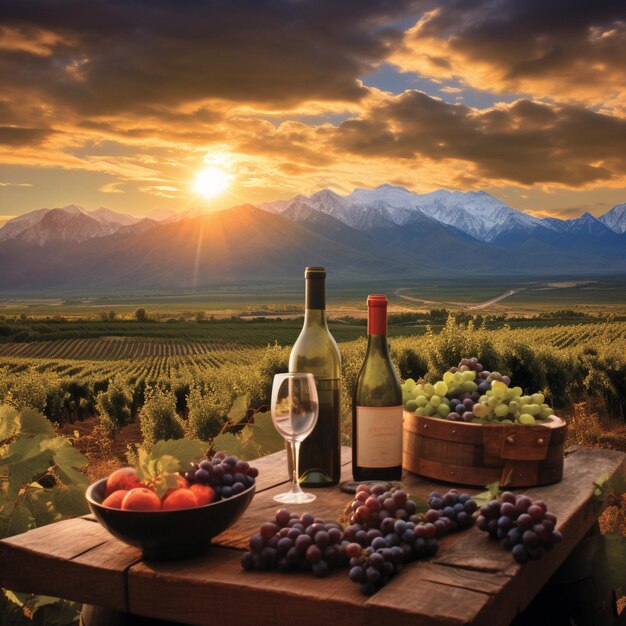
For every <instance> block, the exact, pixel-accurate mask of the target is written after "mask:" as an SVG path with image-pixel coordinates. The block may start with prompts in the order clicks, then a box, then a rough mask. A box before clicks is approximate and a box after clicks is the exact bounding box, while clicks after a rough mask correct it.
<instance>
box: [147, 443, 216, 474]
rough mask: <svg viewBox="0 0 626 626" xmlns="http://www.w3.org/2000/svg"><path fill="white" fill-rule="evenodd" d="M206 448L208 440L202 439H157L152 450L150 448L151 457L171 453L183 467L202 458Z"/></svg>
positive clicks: (155, 457) (154, 457)
mask: <svg viewBox="0 0 626 626" xmlns="http://www.w3.org/2000/svg"><path fill="white" fill-rule="evenodd" d="M206 450H207V444H206V442H204V441H200V439H168V440H167V441H157V442H156V443H155V444H154V446H152V450H150V457H151V458H153V459H157V458H159V457H162V456H165V455H170V456H172V457H174V458H175V459H177V460H178V462H179V463H180V468H183V467H187V466H188V465H189V464H190V463H193V462H194V461H197V460H198V459H201V458H202V457H203V456H204V455H205V453H206ZM180 468H179V469H180ZM177 471H178V470H177Z"/></svg>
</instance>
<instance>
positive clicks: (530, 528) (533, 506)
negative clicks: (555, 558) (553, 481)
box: [476, 491, 562, 563]
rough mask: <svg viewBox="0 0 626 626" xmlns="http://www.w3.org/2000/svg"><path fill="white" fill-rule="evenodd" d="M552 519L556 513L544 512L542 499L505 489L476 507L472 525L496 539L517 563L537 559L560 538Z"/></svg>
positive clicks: (554, 518) (545, 510)
mask: <svg viewBox="0 0 626 626" xmlns="http://www.w3.org/2000/svg"><path fill="white" fill-rule="evenodd" d="M556 521H557V520H556V515H554V514H553V513H550V512H549V511H548V507H547V506H546V503H545V502H543V501H542V500H532V499H531V498H529V497H528V496H525V495H517V496H516V495H515V494H514V493H511V492H510V491H505V492H504V493H503V494H502V495H501V496H500V499H499V500H492V501H491V502H488V503H487V504H485V505H484V506H482V507H481V508H480V511H479V516H478V518H477V519H476V526H477V527H478V528H479V529H480V530H482V531H484V532H486V533H489V535H490V536H491V537H493V538H494V539H499V540H500V543H501V544H502V546H503V547H504V548H507V549H509V550H511V553H512V555H513V558H514V559H515V560H516V561H517V562H518V563H526V561H528V560H529V559H531V560H536V559H540V558H541V557H542V556H543V554H544V553H545V552H547V551H549V550H552V548H553V547H554V545H555V544H557V543H559V542H560V541H561V539H562V535H561V533H560V532H559V531H558V530H556Z"/></svg>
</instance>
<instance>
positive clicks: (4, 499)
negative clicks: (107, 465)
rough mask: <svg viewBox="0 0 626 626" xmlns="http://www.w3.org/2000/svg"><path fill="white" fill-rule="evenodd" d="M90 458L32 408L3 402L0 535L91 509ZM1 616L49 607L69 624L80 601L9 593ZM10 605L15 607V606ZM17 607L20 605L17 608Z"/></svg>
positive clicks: (54, 617)
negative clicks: (86, 470) (86, 468)
mask: <svg viewBox="0 0 626 626" xmlns="http://www.w3.org/2000/svg"><path fill="white" fill-rule="evenodd" d="M86 464H87V459H86V458H85V457H84V456H83V455H82V454H80V452H78V451H77V450H76V449H75V448H73V447H72V444H71V442H70V440H69V439H67V438H66V437H62V436H58V435H57V434H56V432H55V429H54V427H53V426H52V424H51V423H50V422H49V420H48V419H46V417H45V416H43V415H42V414H41V413H39V412H37V411H35V410H33V409H23V410H17V409H16V408H15V407H13V406H10V405H6V404H4V405H0V537H8V536H11V535H15V534H19V533H23V532H26V531H27V530H30V529H32V528H35V527H37V526H43V525H45V524H50V523H52V522H57V521H59V520H61V519H66V518H71V517H76V516H78V515H84V514H85V513H87V512H88V510H87V504H86V501H85V487H86V484H87V479H86V477H85V475H84V474H83V473H82V472H81V471H80V469H81V468H83V467H84V466H85V465H86ZM5 594H6V595H5V596H4V599H3V601H2V603H0V605H1V604H4V607H3V608H2V607H1V606H0V608H2V610H3V615H4V614H6V615H13V617H12V618H11V619H15V620H16V621H15V623H19V621H17V619H18V616H20V615H22V616H27V617H33V615H35V614H36V613H37V612H38V611H45V614H46V617H45V621H46V623H50V624H54V623H57V624H65V623H70V622H71V621H74V619H75V618H76V617H77V605H76V604H74V603H68V602H66V601H64V600H57V599H56V598H48V597H46V596H32V595H29V594H15V593H12V592H5ZM11 607H12V608H11ZM16 609H17V610H16Z"/></svg>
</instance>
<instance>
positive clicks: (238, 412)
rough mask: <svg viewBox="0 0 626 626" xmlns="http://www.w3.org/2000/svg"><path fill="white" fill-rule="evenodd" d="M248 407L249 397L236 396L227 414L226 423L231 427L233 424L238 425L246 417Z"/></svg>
mask: <svg viewBox="0 0 626 626" xmlns="http://www.w3.org/2000/svg"><path fill="white" fill-rule="evenodd" d="M249 406H250V397H249V396H248V395H247V394H246V395H245V396H238V397H237V398H235V401H234V402H233V405H232V406H231V407H230V411H229V412H228V421H229V422H230V423H231V424H232V425H233V426H234V425H235V424H239V422H240V421H241V420H242V419H244V417H246V414H247V410H248V407H249Z"/></svg>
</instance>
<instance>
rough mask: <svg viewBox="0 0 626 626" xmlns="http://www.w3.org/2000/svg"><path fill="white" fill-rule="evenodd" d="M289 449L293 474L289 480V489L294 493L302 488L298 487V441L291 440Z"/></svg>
mask: <svg viewBox="0 0 626 626" xmlns="http://www.w3.org/2000/svg"><path fill="white" fill-rule="evenodd" d="M291 450H292V451H293V465H292V467H293V476H292V482H291V491H292V492H294V493H301V492H302V489H300V480H299V478H300V468H299V463H300V442H299V441H292V442H291Z"/></svg>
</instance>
